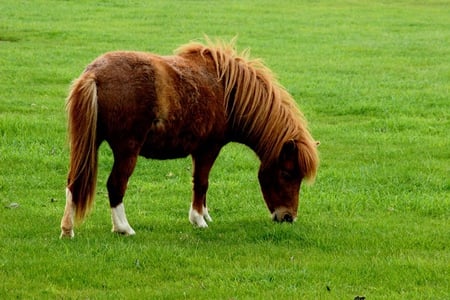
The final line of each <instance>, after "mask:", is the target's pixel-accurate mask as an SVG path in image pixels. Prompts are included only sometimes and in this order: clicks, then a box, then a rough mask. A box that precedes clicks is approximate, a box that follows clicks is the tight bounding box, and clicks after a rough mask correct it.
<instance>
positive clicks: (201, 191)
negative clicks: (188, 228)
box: [189, 148, 220, 228]
mask: <svg viewBox="0 0 450 300" xmlns="http://www.w3.org/2000/svg"><path fill="white" fill-rule="evenodd" d="M219 151H220V148H218V149H214V150H212V149H208V151H201V152H197V153H195V154H192V161H193V166H194V171H193V197H192V203H191V208H190V210H189V221H190V222H191V223H192V224H193V225H196V226H198V227H202V228H204V227H208V224H207V223H206V222H211V221H212V219H211V216H210V215H209V213H208V207H207V206H206V192H207V191H208V177H209V172H210V171H211V167H212V165H213V164H214V161H215V160H216V158H217V155H218V154H219Z"/></svg>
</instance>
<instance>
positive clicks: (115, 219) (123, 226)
mask: <svg viewBox="0 0 450 300" xmlns="http://www.w3.org/2000/svg"><path fill="white" fill-rule="evenodd" d="M111 219H112V224H113V228H112V232H118V233H122V234H125V235H135V234H136V232H135V231H134V230H133V228H131V226H130V224H128V220H127V216H126V214H125V206H124V205H123V203H120V204H119V205H117V206H116V207H112V208H111Z"/></svg>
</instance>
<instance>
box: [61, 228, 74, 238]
mask: <svg viewBox="0 0 450 300" xmlns="http://www.w3.org/2000/svg"><path fill="white" fill-rule="evenodd" d="M74 236H75V233H74V232H73V229H70V230H66V229H61V235H60V236H59V238H60V239H65V238H70V239H73V237H74Z"/></svg>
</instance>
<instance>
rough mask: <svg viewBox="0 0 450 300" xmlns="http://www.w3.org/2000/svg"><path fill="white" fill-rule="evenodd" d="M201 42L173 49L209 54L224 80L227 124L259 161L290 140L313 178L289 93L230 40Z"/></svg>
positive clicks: (309, 149) (306, 139)
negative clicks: (297, 148)
mask: <svg viewBox="0 0 450 300" xmlns="http://www.w3.org/2000/svg"><path fill="white" fill-rule="evenodd" d="M207 41H208V45H203V44H200V43H190V44H187V45H185V46H182V47H181V48H179V49H178V50H177V52H176V53H177V54H178V55H185V54H193V53H199V54H200V55H202V56H203V57H208V56H209V57H211V58H212V60H213V62H214V64H215V68H216V71H217V77H218V80H219V81H220V80H222V81H223V82H224V88H225V99H224V100H225V109H226V111H227V112H228V118H229V122H230V124H231V126H232V127H233V128H239V129H240V130H241V131H242V132H243V133H244V134H245V138H246V139H247V140H249V141H251V143H252V144H253V145H254V146H255V149H254V150H255V151H256V153H257V154H258V155H259V157H260V159H261V161H262V162H270V161H274V160H276V159H278V157H279V155H280V153H281V149H282V147H283V145H284V143H285V142H287V141H289V140H294V141H296V142H297V145H300V148H303V149H300V151H299V161H300V164H301V166H302V168H303V171H304V172H305V177H306V178H307V179H314V177H315V175H316V171H317V165H318V156H317V150H316V142H315V141H314V140H313V138H312V137H311V135H310V133H309V132H308V129H307V123H306V120H305V118H304V117H303V114H302V113H301V111H300V110H299V109H298V107H297V104H296V102H295V100H294V99H293V98H292V96H291V95H290V94H289V93H288V92H287V91H286V90H285V88H284V87H282V86H281V85H280V84H279V83H278V81H277V80H276V78H275V77H274V76H273V74H272V72H271V71H270V70H269V69H268V68H267V67H266V66H265V65H264V64H263V63H262V62H261V61H260V60H258V59H249V51H248V50H245V51H243V52H242V53H241V54H239V53H238V52H237V51H236V48H235V46H234V41H235V40H232V42H231V43H230V44H225V43H223V42H219V43H212V42H211V41H209V40H208V39H207ZM305 153H306V156H307V157H305ZM300 156H301V157H300ZM305 160H307V161H305ZM302 162H303V163H302Z"/></svg>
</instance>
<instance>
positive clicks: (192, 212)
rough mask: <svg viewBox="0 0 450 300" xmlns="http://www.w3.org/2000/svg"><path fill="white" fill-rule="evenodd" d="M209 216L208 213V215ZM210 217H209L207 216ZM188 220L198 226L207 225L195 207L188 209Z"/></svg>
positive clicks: (203, 226) (204, 226)
mask: <svg viewBox="0 0 450 300" xmlns="http://www.w3.org/2000/svg"><path fill="white" fill-rule="evenodd" d="M208 216H209V215H208ZM209 218H210V219H211V217H209ZM189 221H190V222H191V224H192V225H196V226H198V227H200V228H206V227H208V224H206V221H205V218H204V216H203V215H202V214H200V213H199V212H198V211H197V210H196V209H194V208H193V207H192V204H191V208H190V209H189Z"/></svg>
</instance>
